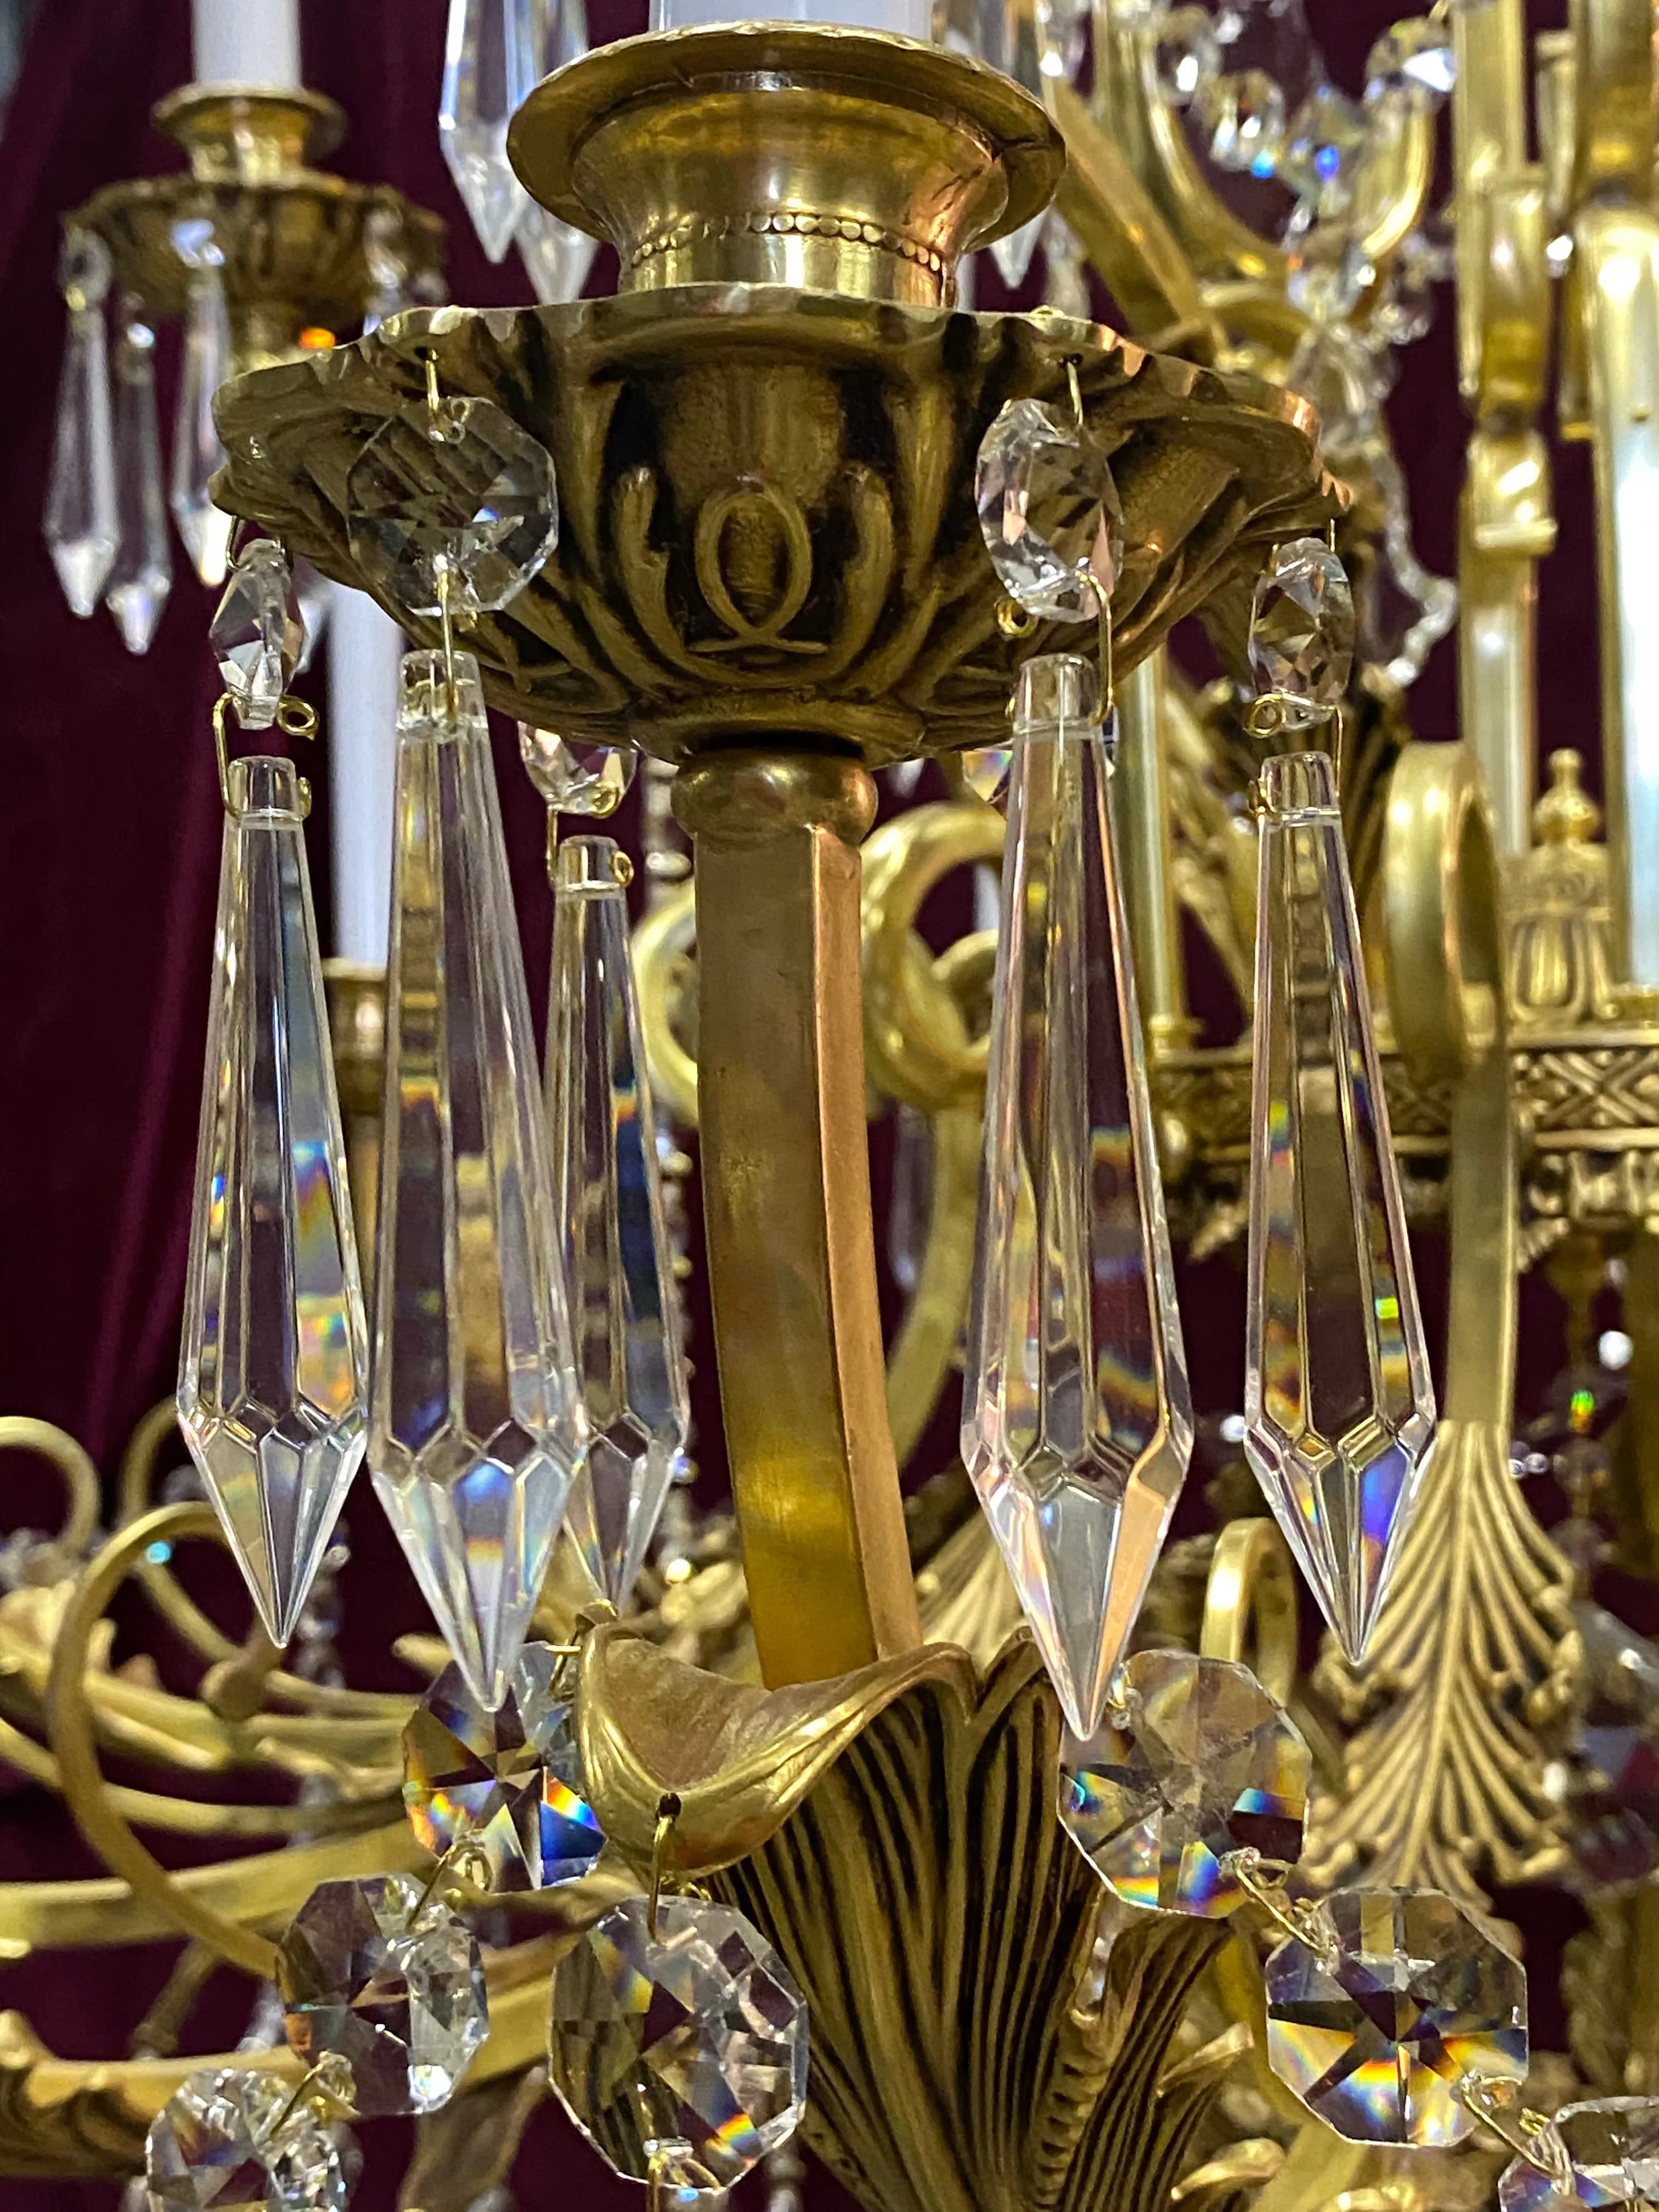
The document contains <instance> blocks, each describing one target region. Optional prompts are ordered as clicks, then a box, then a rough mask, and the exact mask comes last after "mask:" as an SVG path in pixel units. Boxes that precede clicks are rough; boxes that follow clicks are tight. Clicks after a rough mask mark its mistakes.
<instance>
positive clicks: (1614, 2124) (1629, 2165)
mask: <svg viewBox="0 0 1659 2212" xmlns="http://www.w3.org/2000/svg"><path fill="white" fill-rule="evenodd" d="M1553 2130H1554V2134H1555V2137H1556V2140H1557V2141H1558V2142H1559V2143H1560V2145H1561V2148H1562V2149H1563V2151H1564V2152H1565V2154H1566V2160H1567V2163H1568V2164H1569V2166H1571V2175H1572V2185H1571V2189H1564V2188H1561V2187H1559V2186H1558V2185H1557V2184H1556V2182H1555V2180H1554V2179H1553V2177H1552V2176H1551V2175H1550V2174H1549V2173H1548V2172H1546V2171H1545V2170H1544V2169H1543V2168H1542V2167H1541V2166H1535V2165H1534V2163H1533V2161H1532V2160H1531V2159H1528V2158H1517V2159H1515V2160H1512V2161H1511V2162H1510V2165H1508V2166H1505V2167H1504V2172H1503V2173H1502V2175H1501V2176H1500V2177H1499V2179H1498V2212H1583V2208H1584V2207H1586V2206H1589V2207H1591V2208H1598V2207H1600V2206H1601V2205H1605V2204H1629V2205H1632V2206H1633V2207H1635V2208H1636V2212H1659V2099H1656V2098H1653V2097H1599V2098H1596V2099H1595V2100H1593V2101H1591V2102H1589V2103H1588V2104H1583V2105H1564V2106H1562V2107H1561V2109H1560V2111H1559V2112H1558V2113H1557V2114H1556V2115H1555V2118H1554V2121H1553ZM1563 2179H1565V2176H1564V2177H1563Z"/></svg>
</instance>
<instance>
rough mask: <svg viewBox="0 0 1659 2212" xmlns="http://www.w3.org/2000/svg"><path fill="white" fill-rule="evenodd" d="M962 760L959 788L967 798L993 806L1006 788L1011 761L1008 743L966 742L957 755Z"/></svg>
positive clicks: (1011, 750) (1012, 751) (1011, 754)
mask: <svg viewBox="0 0 1659 2212" xmlns="http://www.w3.org/2000/svg"><path fill="white" fill-rule="evenodd" d="M957 759H958V760H959V761H960V762H961V763H962V787H963V790H964V791H966V792H967V793H969V797H971V798H974V799H981V800H982V801H983V802H984V804H985V805H987V806H994V805H996V803H997V801H998V799H1000V798H1001V796H1002V794H1003V792H1004V791H1005V790H1006V787H1007V783H1008V771H1009V769H1011V768H1012V766H1013V764H1014V749H1013V747H1012V745H970V746H969V748H968V750H966V751H965V752H963V753H959V754H958V755H957Z"/></svg>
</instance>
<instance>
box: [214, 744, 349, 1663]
mask: <svg viewBox="0 0 1659 2212" xmlns="http://www.w3.org/2000/svg"><path fill="white" fill-rule="evenodd" d="M229 790H230V813H229V815H228V818H227V820H226V823H225V829H224V846H223V858H222V861H221V864H220V874H219V921H218V936H217V940H216V946H215V951H214V982H213V997H212V1001H211V1004H210V1009H209V1015H208V1049H207V1073H206V1078H205V1081H204V1087H203V1095H202V1121H201V1134H200V1138H199V1148H198V1151H197V1164H196V1193H195V1207H194V1212H193V1213H192V1216H191V1236H190V1261H189V1270H188V1274H187V1277H186V1280H185V1326H184V1340H183V1345H182V1348H181V1351H180V1353H179V1400H178V1402H179V1425H180V1427H181V1428H182V1429H183V1431H184V1433H185V1442H186V1443H188V1444H189V1446H190V1451H191V1458H192V1459H193V1460H194V1461H195V1462H196V1464H197V1467H198V1468H200V1470H201V1474H202V1480H203V1481H204V1485H205V1486H206V1489H207V1492H208V1495H209V1497H210V1498H211V1499H212V1501H213V1504H214V1506H215V1508H216V1510H217V1512H218V1515H219V1519H220V1522H221V1523H222V1526H223V1528H224V1531H225V1534H226V1536H227V1538H228V1541H229V1544H230V1548H231V1550H232V1552H233V1553H234V1555H235V1558H236V1560H237V1562H238V1564H239V1565H240V1567H241V1570H242V1572H243V1575H244V1576H245V1577H246V1580H247V1584H248V1587H249V1589H251V1590H252V1593H253V1599H254V1602H255V1604H256V1605H257V1606H258V1609H259V1617H260V1619H261V1620H263V1621H264V1625H265V1627H266V1628H267V1630H268V1631H269V1632H270V1636H271V1638H272V1640H273V1641H274V1642H275V1643H276V1644H286V1643H287V1642H288V1640H289V1637H290V1636H292V1634H293V1633H294V1627H295V1622H296V1620H298V1618H299V1614H300V1609H301V1606H302V1605H303V1604H304V1602H305V1597H306V1593H307V1590H308V1589H309V1588H310V1586H311V1583H312V1579H313V1576H314V1575H315V1574H316V1572H317V1569H318V1566H319V1564H320V1562H321V1559H322V1556H323V1553H324V1551H325V1547H326V1546H327V1543H328V1539H329V1535H330V1533H331V1530H332V1528H333V1527H334V1523H335V1521H336V1519H337V1516H338V1514H339V1510H340V1507H341V1505H342V1504H343V1502H344V1499H345V1494H346V1492H347V1490H348V1489H349V1487H350V1484H351V1478H352V1476H353V1474H355V1473H356V1468H357V1463H358V1462H359V1461H360V1460H361V1459H362V1454H363V1437H364V1425H365V1406H364V1399H365V1395H366V1393H365V1378H366V1375H367V1369H368V1354H367V1344H366V1336H367V1328H366V1323H365V1318H364V1312H363V1297H362V1289H361V1287H360V1286H359V1283H358V1279H357V1247H356V1239H355V1237H354V1235H353V1231H352V1225H351V1198H350V1193H349V1189H348V1188H347V1183H346V1160H345V1139H344V1133H343V1129H342V1127H341V1122H340V1108H339V1102H338V1100H337V1097H336V1096H335V1090H334V1063H333V1058H332V1055H331V1052H330V1048H329V1029H328V1013H327V1009H326V1006H325V1002H324V997H323V978H322V963H321V960H320V957H319V952H318V946H317V921H316V916H315V915H314V914H313V910H312V903H311V878H310V875H309V872H308V871H307V864H306V850H305V836H304V831H303V829H302V827H301V824H302V821H303V817H304V811H305V809H304V804H303V799H302V794H301V789H300V779H299V777H298V776H297V775H296V774H295V769H294V766H293V763H291V762H289V761H285V760H276V759H273V758H267V757H260V756H254V757H249V758H245V759H242V760H237V761H233V762H232V763H231V764H230V780H229Z"/></svg>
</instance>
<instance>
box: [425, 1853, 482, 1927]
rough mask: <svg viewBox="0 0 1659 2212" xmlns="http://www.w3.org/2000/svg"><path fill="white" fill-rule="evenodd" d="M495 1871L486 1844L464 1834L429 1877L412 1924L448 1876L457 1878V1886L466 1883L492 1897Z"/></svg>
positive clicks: (470, 1887)
mask: <svg viewBox="0 0 1659 2212" xmlns="http://www.w3.org/2000/svg"><path fill="white" fill-rule="evenodd" d="M493 1873H494V1869H492V1868H491V1866H490V1863H489V1853H488V1852H487V1851H486V1850H484V1849H483V1845H482V1844H476V1843H474V1842H473V1841H472V1839H471V1838H470V1837H466V1836H464V1837H462V1838H460V1840H459V1842H457V1843H453V1844H451V1845H450V1846H449V1849H448V1850H447V1851H446V1852H445V1853H444V1854H443V1856H442V1857H441V1858H440V1859H439V1861H438V1863H437V1864H436V1865H435V1867H434V1868H433V1869H432V1872H431V1873H430V1875H428V1877H427V1884H426V1887H425V1888H424V1889H423V1890H422V1892H421V1893H420V1895H419V1897H417V1898H416V1900H415V1905H414V1908H413V1910H412V1911H410V1915H409V1925H410V1927H411V1928H412V1927H413V1926H414V1924H415V1923H416V1921H417V1920H418V1919H419V1918H420V1917H421V1915H422V1913H423V1912H424V1911H426V1908H427V1906H428V1905H430V1903H431V1902H432V1899H433V1895H434V1893H435V1891H436V1889H437V1887H438V1886H439V1884H440V1883H441V1881H443V1880H444V1878H445V1876H446V1875H449V1876H451V1877H453V1881H454V1884H455V1887H458V1888H459V1887H460V1886H461V1884H463V1883H465V1885H466V1887H468V1888H469V1889H473V1890H478V1891H481V1892H482V1893H483V1894H484V1895H485V1896H488V1895H489V1887H490V1882H491V1880H492V1878H493Z"/></svg>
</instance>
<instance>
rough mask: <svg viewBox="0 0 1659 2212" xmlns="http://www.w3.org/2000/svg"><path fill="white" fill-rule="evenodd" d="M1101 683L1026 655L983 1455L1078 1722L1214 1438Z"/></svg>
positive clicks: (975, 1340) (993, 1078)
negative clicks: (1198, 1416)
mask: <svg viewBox="0 0 1659 2212" xmlns="http://www.w3.org/2000/svg"><path fill="white" fill-rule="evenodd" d="M1098 715H1099V694H1098V684H1097V678H1096V677H1095V673H1094V671H1093V669H1092V667H1091V665H1090V664H1089V663H1088V662H1086V661H1084V660H1080V659H1075V658H1073V657H1072V656H1068V655H1063V654H1056V655H1053V656H1051V657H1048V658H1047V659H1036V660H1028V661H1027V662H1026V663H1025V664H1024V667H1023V668H1022V669H1021V671H1020V683H1019V690H1018V694H1017V696H1016V704H1015V717H1014V737H1015V746H1014V766H1013V776H1012V783H1011V785H1010V787H1009V799H1008V836H1007V844H1006V851H1005V855H1004V860H1003V872H1002V927H1001V934H1000V940H999V943H998V946H997V964H996V979H995V983H994V993H993V1013H992V1022H991V1036H990V1044H989V1059H988V1067H987V1097H986V1115H985V1157H984V1166H983V1170H982V1172H981V1186H980V1204H979V1223H978V1231H977V1240H976V1244H975V1259H974V1297H973V1308H972V1313H971V1316H970V1319H969V1332H968V1358H967V1371H966V1376H965V1383H964V1394H963V1426H962V1452H963V1460H964V1461H965V1462H966V1464H967V1467H968V1471H969V1474H970V1475H971V1476H972V1477H973V1480H974V1484H975V1488H976V1489H977V1491H978V1492H979V1496H980V1499H981V1504H983V1505H984V1508H985V1510H986V1513H987V1517H988V1518H989V1520H990V1522H991V1526H992V1528H993V1529H994V1532H995V1534H996V1537H997V1541H998V1542H999V1543H1000V1546H1001V1547H1002V1553H1003V1557H1004V1558H1005V1559H1006V1561H1007V1563H1008V1568H1009V1571H1010V1573H1011V1575H1012V1577H1013V1581H1014V1585H1015V1588H1016V1589H1017V1590H1018V1593H1019V1598H1020V1602H1021V1604H1022V1605H1023V1606H1024V1608H1025V1613H1026V1618H1027V1619H1028V1620H1029V1621H1030V1625H1031V1628H1032V1631H1033V1632H1034V1634H1035V1635H1036V1640H1037V1644H1038V1647H1039V1649H1040V1650H1041V1651H1042V1656H1043V1660H1044V1662H1045V1663H1046V1665H1047V1667H1048V1673H1049V1674H1050V1677H1051V1678H1052V1680H1053V1681H1054V1687H1055V1689H1056V1691H1057V1692H1059V1696H1060V1704H1061V1705H1062V1706H1063V1707H1064V1708H1065V1711H1066V1719H1067V1721H1068V1722H1069V1723H1070V1725H1071V1727H1072V1729H1073V1733H1074V1734H1075V1735H1079V1736H1090V1735H1093V1734H1094V1732H1095V1729H1097V1727H1098V1725H1099V1723H1100V1717H1101V1714H1102V1711H1103V1709H1104V1706H1105V1703H1106V1697H1107V1691H1108V1686H1109V1682H1110V1680H1111V1675H1112V1670H1113V1668H1115V1666H1116V1664H1117V1662H1118V1658H1119V1656H1120V1654H1121V1651H1122V1650H1123V1647H1124V1644H1125V1642H1126V1641H1127V1637H1128V1633H1129V1630H1130V1627H1131V1626H1132V1625H1133V1620H1134V1617H1135V1614H1136V1613H1137V1612H1138V1611H1139V1606H1140V1601H1141V1598H1142V1596H1143V1595H1145V1592H1146V1583H1147V1578H1148V1577H1149V1576H1150V1575H1151V1573H1152V1565H1153V1562H1154V1560H1155V1559H1157V1556H1158V1547H1159V1546H1160V1545H1161V1543H1162V1542H1163V1539H1164V1530H1165V1528H1167V1527H1168V1525H1169V1519H1170V1514H1171V1512H1172V1511H1173V1510H1174V1507H1175V1501H1176V1497H1177V1495H1178V1494H1179V1492H1180V1489H1181V1484H1182V1477H1183V1475H1184V1474H1185V1473H1186V1468H1187V1462H1188V1459H1189V1458H1190V1456H1191V1454H1192V1448H1193V1417H1192V1402H1191V1397H1190V1394H1189V1392H1188V1386H1187V1368H1186V1358H1185V1354H1184V1352H1183V1351H1182V1340H1181V1317H1180V1314H1179V1312H1178V1310H1177V1309H1176V1297H1175V1282H1174V1273H1173V1267H1172V1264H1171V1261H1170V1241H1169V1232H1168V1231H1167V1229H1166V1227H1165V1225H1164V1194H1163V1186H1162V1182H1161V1180H1160V1177H1159V1173H1158V1154H1157V1150H1156V1146H1155V1145H1154V1141H1153V1135H1152V1108H1151V1102H1150V1099H1149V1096H1148V1092H1147V1087H1146V1054H1145V1051H1144V1049H1143V1047H1142V1043H1141V1036H1140V1017H1139V1010H1138V1007H1137V1005H1136V1000H1135V987H1134V975H1133V965H1132V962H1131V957H1130V947H1129V932H1128V922H1127V915H1126V912H1125V908H1124V902H1123V890H1122V878H1121V873H1120V870H1119V864H1118V859H1117V853H1116V846H1115V835H1114V831H1113V827H1112V818H1111V812H1110V797H1109V784H1108V774H1109V764H1108V753H1107V749H1106V746H1105V744H1103V741H1102V738H1101V735H1100V730H1099V721H1098Z"/></svg>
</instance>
